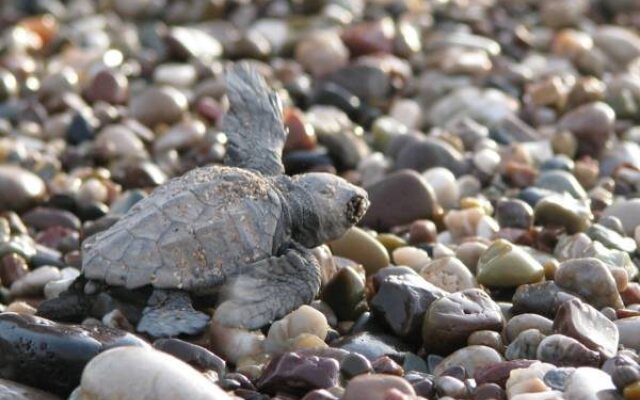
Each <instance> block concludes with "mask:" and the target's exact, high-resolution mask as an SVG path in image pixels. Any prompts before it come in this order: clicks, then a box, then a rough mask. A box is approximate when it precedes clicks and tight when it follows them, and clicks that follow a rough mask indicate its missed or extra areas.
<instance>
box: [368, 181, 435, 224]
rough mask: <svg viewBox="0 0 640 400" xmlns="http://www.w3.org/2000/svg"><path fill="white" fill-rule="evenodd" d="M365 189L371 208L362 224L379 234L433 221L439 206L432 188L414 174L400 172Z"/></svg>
mask: <svg viewBox="0 0 640 400" xmlns="http://www.w3.org/2000/svg"><path fill="white" fill-rule="evenodd" d="M365 189H366V190H367V193H368V195H369V201H370V202H371V206H370V207H369V210H368V211H367V213H366V214H365V216H364V217H363V219H362V220H361V222H360V223H361V224H362V225H364V226H367V227H369V228H372V229H376V230H380V231H388V230H390V229H391V228H392V227H394V226H399V225H403V224H407V223H410V222H413V221H415V220H416V219H421V218H431V217H432V215H433V213H434V209H435V208H436V207H437V204H438V203H437V200H436V197H435V194H434V192H433V189H432V188H431V186H430V185H429V184H428V183H427V182H426V180H425V179H424V178H423V177H422V176H420V174H418V173H416V172H413V171H407V170H405V171H397V172H395V173H392V174H390V175H387V176H386V177H385V178H384V179H383V180H381V181H379V182H377V183H375V184H373V185H372V186H369V187H366V188H365Z"/></svg>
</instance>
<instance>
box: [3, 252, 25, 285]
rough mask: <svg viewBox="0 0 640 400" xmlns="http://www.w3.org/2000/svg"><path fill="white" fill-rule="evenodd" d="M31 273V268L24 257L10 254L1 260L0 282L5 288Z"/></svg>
mask: <svg viewBox="0 0 640 400" xmlns="http://www.w3.org/2000/svg"><path fill="white" fill-rule="evenodd" d="M27 273H29V266H28V264H27V261H26V260H25V259H24V257H22V256H20V255H18V254H16V253H9V254H6V255H4V256H3V257H2V258H0V282H2V284H3V285H4V286H8V287H11V285H12V284H13V283H14V282H16V281H17V280H19V279H20V278H22V277H23V276H25V275H26V274H27Z"/></svg>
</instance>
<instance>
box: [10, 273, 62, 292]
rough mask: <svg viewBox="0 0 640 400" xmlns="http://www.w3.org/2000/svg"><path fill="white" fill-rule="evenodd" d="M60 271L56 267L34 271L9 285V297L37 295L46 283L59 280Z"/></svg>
mask: <svg viewBox="0 0 640 400" xmlns="http://www.w3.org/2000/svg"><path fill="white" fill-rule="evenodd" d="M61 276H62V275H61V274H60V270H59V269H58V268H56V267H51V266H44V267H40V268H38V269H35V270H33V271H31V272H29V273H28V274H26V275H25V276H23V277H22V278H20V279H18V280H17V281H15V282H13V284H12V285H11V289H10V292H11V296H13V297H19V296H31V295H39V294H41V293H42V289H44V287H45V286H46V284H47V283H49V282H51V281H56V280H59V279H60V278H61Z"/></svg>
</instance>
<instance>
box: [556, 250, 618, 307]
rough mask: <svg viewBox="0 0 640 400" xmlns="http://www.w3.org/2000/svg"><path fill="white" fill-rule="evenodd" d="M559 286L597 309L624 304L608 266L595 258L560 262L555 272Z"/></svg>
mask: <svg viewBox="0 0 640 400" xmlns="http://www.w3.org/2000/svg"><path fill="white" fill-rule="evenodd" d="M554 279H555V283H556V285H558V286H559V287H560V288H562V289H565V290H568V291H570V292H572V293H575V294H577V295H579V296H581V297H582V298H584V299H585V300H586V301H587V302H588V303H589V304H591V305H593V306H594V307H595V308H597V309H601V308H603V307H613V308H614V309H616V310H617V309H619V308H622V307H623V306H624V304H623V303H622V299H621V298H620V294H619V293H618V288H617V285H616V281H615V279H614V277H613V275H612V274H611V270H610V269H609V267H608V266H607V265H606V264H604V263H603V262H602V261H600V260H598V259H596V258H576V259H573V260H567V261H564V262H562V263H560V266H559V267H558V270H557V271H556V273H555V278H554Z"/></svg>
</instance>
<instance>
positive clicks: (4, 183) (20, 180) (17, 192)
mask: <svg viewBox="0 0 640 400" xmlns="http://www.w3.org/2000/svg"><path fill="white" fill-rule="evenodd" d="M46 193H47V191H46V187H45V184H44V182H43V180H42V179H41V178H40V177H38V176H37V175H35V174H33V173H32V172H30V171H27V170H25V169H23V168H20V167H18V166H14V165H0V209H3V210H16V211H22V210H25V209H28V208H30V207H32V206H34V205H35V204H37V203H39V202H41V201H42V200H44V197H45V195H46Z"/></svg>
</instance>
